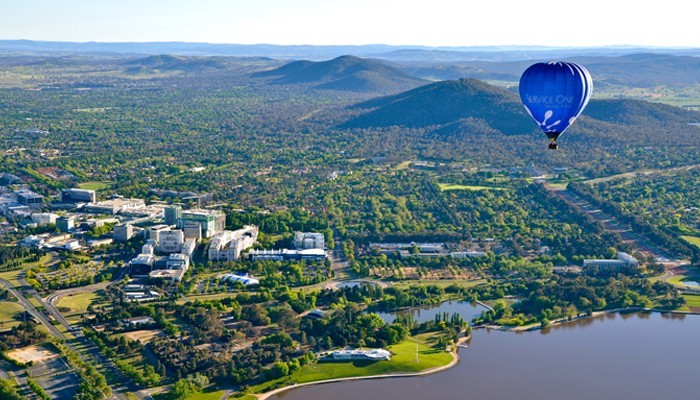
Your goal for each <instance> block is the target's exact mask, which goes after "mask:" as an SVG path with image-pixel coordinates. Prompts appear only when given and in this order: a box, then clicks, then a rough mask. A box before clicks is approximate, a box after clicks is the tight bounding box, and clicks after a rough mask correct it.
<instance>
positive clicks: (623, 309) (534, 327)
mask: <svg viewBox="0 0 700 400" xmlns="http://www.w3.org/2000/svg"><path fill="white" fill-rule="evenodd" d="M628 312H629V313H636V312H656V313H660V314H679V315H700V312H697V311H678V310H664V309H659V308H644V307H621V308H613V309H610V310H602V311H595V312H593V313H592V314H591V315H588V314H580V315H577V316H575V317H572V318H559V319H556V320H554V321H551V322H550V323H549V325H547V326H545V327H543V326H541V325H540V324H534V325H533V324H531V325H526V326H513V327H508V326H504V325H495V324H486V325H479V326H474V327H473V328H474V329H484V328H486V329H495V330H499V331H505V332H529V331H536V330H540V329H543V328H551V327H554V326H558V325H563V324H566V323H568V322H575V321H578V320H582V319H587V318H595V317H599V316H601V315H606V314H615V313H628Z"/></svg>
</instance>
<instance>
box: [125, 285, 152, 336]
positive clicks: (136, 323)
mask: <svg viewBox="0 0 700 400" xmlns="http://www.w3.org/2000/svg"><path fill="white" fill-rule="evenodd" d="M144 294H145V292H144ZM155 323H156V321H155V320H154V319H153V318H151V317H148V316H142V317H131V318H127V319H125V320H122V325H124V326H125V327H127V328H137V327H142V328H143V327H144V326H149V325H154V324H155Z"/></svg>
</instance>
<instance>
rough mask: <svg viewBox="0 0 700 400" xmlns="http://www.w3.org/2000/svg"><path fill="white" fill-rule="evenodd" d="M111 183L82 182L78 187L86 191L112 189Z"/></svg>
mask: <svg viewBox="0 0 700 400" xmlns="http://www.w3.org/2000/svg"><path fill="white" fill-rule="evenodd" d="M112 183H113V182H83V183H80V184H78V187H79V188H81V189H86V190H97V191H99V190H105V189H109V188H110V187H112Z"/></svg>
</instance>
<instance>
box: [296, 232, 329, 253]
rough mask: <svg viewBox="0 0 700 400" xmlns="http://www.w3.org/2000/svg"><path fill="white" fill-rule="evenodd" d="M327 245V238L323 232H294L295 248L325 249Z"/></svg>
mask: <svg viewBox="0 0 700 400" xmlns="http://www.w3.org/2000/svg"><path fill="white" fill-rule="evenodd" d="M324 247H326V240H325V238H324V237H323V233H317V232H296V233H295V234H294V248H296V249H297V250H303V249H323V248H324Z"/></svg>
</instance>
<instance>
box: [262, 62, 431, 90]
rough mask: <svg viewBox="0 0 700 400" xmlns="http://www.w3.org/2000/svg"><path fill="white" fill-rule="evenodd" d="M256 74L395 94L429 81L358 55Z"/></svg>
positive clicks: (281, 81)
mask: <svg viewBox="0 0 700 400" xmlns="http://www.w3.org/2000/svg"><path fill="white" fill-rule="evenodd" d="M254 76H256V77H269V78H272V82H274V83H277V84H312V85H313V87H314V88H317V89H327V90H341V91H353V92H376V93H390V92H393V93H395V92H399V91H402V90H407V89H411V88H414V87H417V86H419V85H422V84H424V83H425V82H426V81H424V80H422V79H419V78H415V77H413V76H410V75H407V74H406V73H404V72H402V71H400V70H398V69H397V68H394V67H393V66H391V65H388V64H386V63H385V62H380V61H376V60H369V59H364V58H359V57H354V56H341V57H338V58H334V59H332V60H328V61H321V62H314V61H305V60H302V61H293V62H291V63H288V64H285V65H283V66H281V67H279V68H276V69H273V70H270V71H264V72H259V73H256V74H255V75H254Z"/></svg>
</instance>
